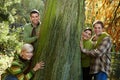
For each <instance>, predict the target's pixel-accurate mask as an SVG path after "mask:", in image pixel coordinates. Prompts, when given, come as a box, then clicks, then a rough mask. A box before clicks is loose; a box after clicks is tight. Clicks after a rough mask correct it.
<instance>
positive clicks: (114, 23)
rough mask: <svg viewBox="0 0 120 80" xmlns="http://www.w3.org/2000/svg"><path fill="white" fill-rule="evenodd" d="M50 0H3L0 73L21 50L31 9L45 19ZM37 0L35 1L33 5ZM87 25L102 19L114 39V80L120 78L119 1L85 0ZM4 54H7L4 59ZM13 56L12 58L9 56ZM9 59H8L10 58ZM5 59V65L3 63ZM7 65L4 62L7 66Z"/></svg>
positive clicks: (1, 3)
mask: <svg viewBox="0 0 120 80" xmlns="http://www.w3.org/2000/svg"><path fill="white" fill-rule="evenodd" d="M46 1H47V0H0V55H1V60H0V65H1V66H2V67H1V68H0V71H1V72H0V73H1V74H2V73H3V72H4V71H3V70H5V69H6V68H7V67H8V66H7V65H8V64H9V66H10V64H11V63H8V62H10V60H11V61H12V59H13V58H12V56H13V55H14V53H19V51H20V47H21V45H22V44H23V42H22V36H21V35H22V31H23V25H25V24H26V23H28V22H29V12H30V11H31V10H32V9H38V10H39V11H40V14H41V21H42V20H43V15H44V8H45V5H46ZM33 3H34V4H33ZM84 11H85V24H84V26H83V28H84V27H88V26H89V27H92V23H93V22H94V21H95V20H102V21H103V22H104V24H105V31H106V32H108V33H109V34H110V35H111V37H112V39H113V44H114V46H113V52H112V72H111V76H110V79H111V80H120V74H119V72H120V67H119V65H120V62H119V61H120V0H86V1H85V8H84ZM3 55H5V56H6V55H7V56H6V57H5V58H4V59H3V58H2V57H3ZM9 57H10V58H9ZM8 58H9V59H8ZM3 61H6V64H5V63H3ZM4 64H5V65H4Z"/></svg>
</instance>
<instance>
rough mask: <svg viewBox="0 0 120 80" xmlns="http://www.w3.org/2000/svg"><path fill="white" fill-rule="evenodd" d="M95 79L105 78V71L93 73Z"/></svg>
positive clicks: (103, 79)
mask: <svg viewBox="0 0 120 80" xmlns="http://www.w3.org/2000/svg"><path fill="white" fill-rule="evenodd" d="M94 78H95V80H107V78H108V76H107V74H106V73H105V72H102V71H101V72H99V73H97V74H95V75H94Z"/></svg>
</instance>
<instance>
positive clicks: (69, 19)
mask: <svg viewBox="0 0 120 80" xmlns="http://www.w3.org/2000/svg"><path fill="white" fill-rule="evenodd" d="M84 19H85V15H84V0H47V1H46V5H45V11H44V16H43V21H42V24H41V28H40V38H39V40H38V47H37V50H36V53H35V54H34V58H33V59H34V60H33V61H34V62H33V64H35V63H36V62H38V61H41V60H42V61H44V62H45V68H44V69H43V70H39V71H37V72H36V74H35V77H34V79H33V80H82V75H81V74H82V73H81V59H80V57H81V54H80V48H79V41H80V36H81V30H82V27H83V26H84Z"/></svg>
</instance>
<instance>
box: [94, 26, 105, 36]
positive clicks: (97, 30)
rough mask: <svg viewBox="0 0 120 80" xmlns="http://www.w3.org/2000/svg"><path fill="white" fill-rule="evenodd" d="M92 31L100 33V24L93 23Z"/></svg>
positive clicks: (101, 29)
mask: <svg viewBox="0 0 120 80" xmlns="http://www.w3.org/2000/svg"><path fill="white" fill-rule="evenodd" d="M94 32H95V34H96V35H100V34H101V33H102V32H103V28H102V26H101V24H95V25H94Z"/></svg>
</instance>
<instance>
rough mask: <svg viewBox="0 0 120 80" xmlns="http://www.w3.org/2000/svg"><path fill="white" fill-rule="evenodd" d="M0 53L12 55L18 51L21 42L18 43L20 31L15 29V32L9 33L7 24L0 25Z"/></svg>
mask: <svg viewBox="0 0 120 80" xmlns="http://www.w3.org/2000/svg"><path fill="white" fill-rule="evenodd" d="M0 26H1V27H0V53H2V54H7V55H10V54H13V53H15V52H16V51H17V52H19V51H20V47H21V45H22V41H19V37H18V36H19V33H20V32H21V30H19V29H16V31H15V32H9V27H8V23H7V22H3V23H0Z"/></svg>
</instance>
